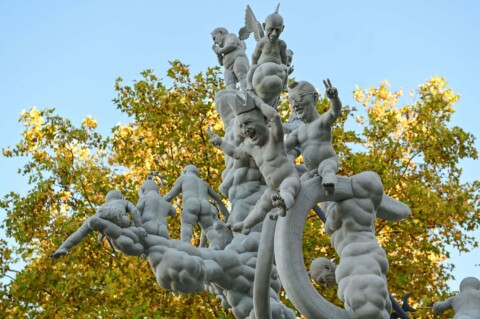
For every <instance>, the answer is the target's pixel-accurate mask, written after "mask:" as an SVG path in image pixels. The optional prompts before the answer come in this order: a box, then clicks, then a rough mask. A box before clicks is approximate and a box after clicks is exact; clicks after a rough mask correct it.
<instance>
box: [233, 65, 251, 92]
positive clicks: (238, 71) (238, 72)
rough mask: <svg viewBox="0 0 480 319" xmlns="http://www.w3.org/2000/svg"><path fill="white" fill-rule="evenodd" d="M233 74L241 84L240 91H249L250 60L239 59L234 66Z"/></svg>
mask: <svg viewBox="0 0 480 319" xmlns="http://www.w3.org/2000/svg"><path fill="white" fill-rule="evenodd" d="M233 73H234V74H235V76H236V77H237V79H238V81H239V82H240V89H241V90H242V91H245V90H246V89H247V74H248V60H247V59H241V58H237V59H236V60H235V63H234V64H233Z"/></svg>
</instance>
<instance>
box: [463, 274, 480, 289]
mask: <svg viewBox="0 0 480 319" xmlns="http://www.w3.org/2000/svg"><path fill="white" fill-rule="evenodd" d="M465 290H480V280H478V279H477V278H475V277H466V278H464V279H463V280H462V282H461V283H460V292H462V291H465Z"/></svg>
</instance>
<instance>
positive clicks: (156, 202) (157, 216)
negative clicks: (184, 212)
mask: <svg viewBox="0 0 480 319" xmlns="http://www.w3.org/2000/svg"><path fill="white" fill-rule="evenodd" d="M138 195H139V197H140V198H139V200H138V203H137V209H138V210H139V212H140V214H141V216H142V224H143V228H145V230H146V231H147V233H148V234H151V235H158V236H162V237H165V238H170V236H169V234H168V223H167V216H171V217H175V215H176V211H175V207H173V206H172V205H170V203H169V202H167V201H166V200H165V199H164V198H163V197H162V195H160V193H159V191H158V185H157V183H155V181H153V180H152V179H147V180H146V181H145V182H144V183H143V185H142V186H141V187H140V190H139V191H138Z"/></svg>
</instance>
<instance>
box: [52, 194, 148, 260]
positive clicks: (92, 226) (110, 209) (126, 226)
mask: <svg viewBox="0 0 480 319" xmlns="http://www.w3.org/2000/svg"><path fill="white" fill-rule="evenodd" d="M127 212H129V213H130V215H131V217H132V220H133V222H134V224H135V226H132V225H131V220H130V218H128V217H127V216H126V213H127ZM94 230H96V231H99V232H101V233H102V234H104V235H106V236H107V237H108V238H109V239H110V242H111V243H112V245H113V247H114V248H116V249H117V250H120V251H122V252H123V253H125V254H127V255H132V256H140V255H142V254H143V253H144V247H143V245H142V244H141V243H140V240H141V239H142V238H144V237H145V236H146V235H147V233H146V231H145V229H143V227H142V220H141V215H140V212H139V211H138V210H137V208H136V207H135V205H134V204H133V203H131V202H130V201H128V200H125V198H124V197H123V195H122V193H120V192H119V191H117V190H112V191H110V192H108V194H107V196H105V204H103V205H102V206H100V207H99V208H98V209H97V212H96V214H95V215H94V216H91V217H89V218H88V219H87V220H86V221H85V222H84V223H83V224H82V226H80V227H79V228H78V229H77V230H76V231H75V232H74V233H73V234H71V235H70V236H69V237H68V238H67V239H66V240H65V241H64V242H63V243H62V245H61V246H60V247H59V248H58V249H57V250H56V251H55V252H54V253H53V254H51V257H52V258H59V257H61V256H63V255H65V254H66V253H67V252H68V250H69V249H70V248H72V247H74V246H76V245H78V244H79V243H80V242H81V241H82V240H83V238H85V237H86V236H87V235H88V234H89V233H91V232H92V231H94Z"/></svg>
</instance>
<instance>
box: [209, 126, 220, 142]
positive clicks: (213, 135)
mask: <svg viewBox="0 0 480 319" xmlns="http://www.w3.org/2000/svg"><path fill="white" fill-rule="evenodd" d="M207 134H208V135H210V143H212V144H213V145H214V146H220V145H222V142H223V140H222V138H221V137H220V136H218V135H217V134H216V133H214V132H213V131H212V129H211V128H210V127H209V128H207Z"/></svg>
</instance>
